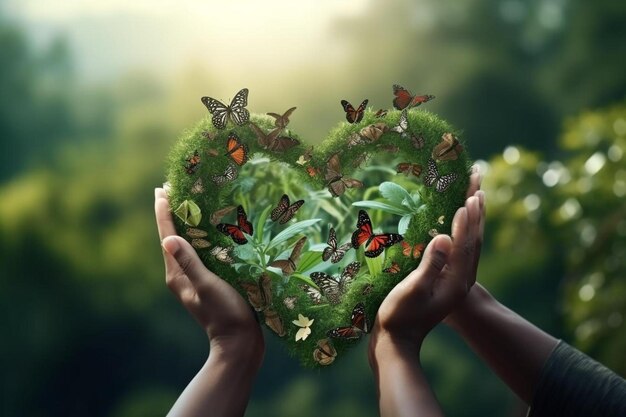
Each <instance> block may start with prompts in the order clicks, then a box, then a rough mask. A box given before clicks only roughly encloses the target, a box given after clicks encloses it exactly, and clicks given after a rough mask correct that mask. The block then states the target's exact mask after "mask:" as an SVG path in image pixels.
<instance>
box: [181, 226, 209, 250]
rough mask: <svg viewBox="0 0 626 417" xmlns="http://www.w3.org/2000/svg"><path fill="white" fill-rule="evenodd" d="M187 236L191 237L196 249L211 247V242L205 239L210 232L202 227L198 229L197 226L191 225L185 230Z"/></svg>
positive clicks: (192, 244)
mask: <svg viewBox="0 0 626 417" xmlns="http://www.w3.org/2000/svg"><path fill="white" fill-rule="evenodd" d="M185 234H186V235H187V236H189V237H190V238H191V246H193V247H194V248H196V249H206V248H209V247H211V242H209V241H208V240H206V239H204V238H205V237H207V236H208V235H209V234H208V233H207V232H205V231H204V230H202V229H197V228H195V227H190V228H188V229H187V231H186V232H185Z"/></svg>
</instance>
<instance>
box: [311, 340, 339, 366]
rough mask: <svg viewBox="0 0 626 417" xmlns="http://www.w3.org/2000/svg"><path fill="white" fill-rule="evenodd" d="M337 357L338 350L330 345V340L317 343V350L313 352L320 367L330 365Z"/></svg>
mask: <svg viewBox="0 0 626 417" xmlns="http://www.w3.org/2000/svg"><path fill="white" fill-rule="evenodd" d="M335 357H337V350H335V348H334V347H333V345H331V344H330V341H329V340H328V339H321V340H319V341H318V342H317V348H316V349H315V350H314V351H313V359H315V362H317V363H319V364H320V365H323V366H325V365H330V364H331V363H333V361H334V360H335Z"/></svg>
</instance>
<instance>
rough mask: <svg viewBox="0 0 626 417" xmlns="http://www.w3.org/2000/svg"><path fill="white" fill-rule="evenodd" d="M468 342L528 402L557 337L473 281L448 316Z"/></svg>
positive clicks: (453, 326) (450, 323)
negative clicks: (459, 302) (506, 305)
mask: <svg viewBox="0 0 626 417" xmlns="http://www.w3.org/2000/svg"><path fill="white" fill-rule="evenodd" d="M446 322H447V323H448V324H449V325H450V326H451V327H452V328H453V329H455V330H456V331H457V332H458V333H459V334H460V335H461V337H463V339H465V341H466V342H467V344H468V345H469V346H470V347H471V348H472V349H473V350H474V352H476V353H477V354H478V355H479V356H480V357H481V358H482V359H483V360H484V361H485V362H486V363H487V364H488V365H489V367H490V368H491V369H492V370H493V371H494V372H495V373H496V374H497V375H498V376H499V377H500V378H501V379H502V380H503V381H504V382H505V383H506V384H507V385H508V386H509V387H510V388H511V389H512V390H513V391H514V392H515V393H516V394H517V395H518V396H519V397H520V398H521V399H522V400H523V401H524V402H526V403H527V404H530V403H531V401H532V397H533V394H534V392H535V387H536V385H537V383H538V382H539V377H540V375H541V370H542V368H543V365H544V364H545V362H546V360H547V359H548V357H549V356H550V354H551V352H552V351H553V349H554V347H555V346H556V345H557V343H558V340H557V339H555V338H554V337H552V336H550V335H549V334H547V333H545V332H544V331H542V330H541V329H539V328H538V327H536V326H534V325H533V324H531V323H530V322H528V321H527V320H525V319H524V318H523V317H521V316H519V315H517V314H516V313H515V312H513V311H511V310H509V309H508V308H506V307H505V306H504V305H502V304H500V303H499V302H498V301H497V300H496V299H495V298H493V297H492V296H491V294H489V292H487V290H485V289H484V288H483V287H482V286H480V285H478V284H477V285H475V286H474V287H473V288H472V290H471V291H470V293H469V294H468V296H467V298H466V300H465V301H464V302H463V304H462V305H461V306H459V307H458V308H457V309H456V310H455V311H454V312H453V313H452V314H451V315H450V316H449V317H448V318H447V319H446Z"/></svg>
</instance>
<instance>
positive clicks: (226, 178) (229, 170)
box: [211, 164, 239, 186]
mask: <svg viewBox="0 0 626 417" xmlns="http://www.w3.org/2000/svg"><path fill="white" fill-rule="evenodd" d="M238 175H239V172H237V168H236V167H235V165H233V164H228V166H227V167H226V170H225V171H224V173H223V174H217V175H213V177H211V179H212V180H213V183H214V184H215V185H217V186H220V185H224V184H226V183H227V182H230V181H233V180H235V179H237V176H238Z"/></svg>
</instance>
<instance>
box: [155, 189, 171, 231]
mask: <svg viewBox="0 0 626 417" xmlns="http://www.w3.org/2000/svg"><path fill="white" fill-rule="evenodd" d="M154 214H155V216H156V221H157V228H158V230H159V238H160V239H161V240H163V239H165V238H166V237H167V236H173V235H175V234H176V228H175V227H174V220H173V219H172V213H171V212H170V205H169V202H168V201H167V195H166V194H165V190H163V189H162V188H155V189H154Z"/></svg>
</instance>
